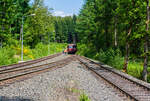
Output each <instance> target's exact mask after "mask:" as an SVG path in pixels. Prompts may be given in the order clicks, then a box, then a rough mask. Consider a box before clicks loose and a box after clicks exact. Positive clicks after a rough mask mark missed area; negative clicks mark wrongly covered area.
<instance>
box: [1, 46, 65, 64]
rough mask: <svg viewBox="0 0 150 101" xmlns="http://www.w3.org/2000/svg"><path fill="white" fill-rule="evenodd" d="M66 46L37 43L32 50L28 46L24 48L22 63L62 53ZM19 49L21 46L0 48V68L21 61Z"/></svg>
mask: <svg viewBox="0 0 150 101" xmlns="http://www.w3.org/2000/svg"><path fill="white" fill-rule="evenodd" d="M66 45H67V44H65V43H64V44H61V43H50V44H49V45H45V44H42V43H39V44H37V45H36V47H35V48H34V49H30V47H29V46H24V49H23V50H24V51H23V55H24V56H23V59H24V61H27V60H33V59H37V58H41V57H44V56H48V55H51V54H55V53H59V52H62V51H63V49H64V48H65V47H66ZM20 47H21V46H19V45H18V46H9V47H4V48H0V66H2V65H9V64H14V63H17V62H18V61H19V60H21V56H20V54H21V48H20Z"/></svg>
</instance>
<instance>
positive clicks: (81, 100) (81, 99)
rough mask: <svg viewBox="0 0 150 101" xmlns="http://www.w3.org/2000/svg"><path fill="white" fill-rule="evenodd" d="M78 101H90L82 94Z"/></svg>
mask: <svg viewBox="0 0 150 101" xmlns="http://www.w3.org/2000/svg"><path fill="white" fill-rule="evenodd" d="M80 101H91V100H90V99H89V98H88V96H87V95H86V94H85V93H83V94H81V95H80Z"/></svg>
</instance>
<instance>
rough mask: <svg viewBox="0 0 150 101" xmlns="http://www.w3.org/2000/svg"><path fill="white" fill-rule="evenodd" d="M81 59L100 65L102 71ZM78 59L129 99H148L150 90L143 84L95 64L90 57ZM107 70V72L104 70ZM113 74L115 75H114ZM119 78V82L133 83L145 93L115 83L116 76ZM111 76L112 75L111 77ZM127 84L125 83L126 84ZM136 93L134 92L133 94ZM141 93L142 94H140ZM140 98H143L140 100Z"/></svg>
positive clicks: (130, 84) (146, 100)
mask: <svg viewBox="0 0 150 101" xmlns="http://www.w3.org/2000/svg"><path fill="white" fill-rule="evenodd" d="M82 59H84V60H86V61H89V62H92V63H93V64H94V65H97V66H99V67H101V68H102V69H103V70H105V71H103V73H100V72H98V70H96V69H94V68H92V67H90V66H89V65H88V63H85V61H82ZM78 60H79V61H80V62H81V63H82V64H83V65H84V66H85V67H86V68H88V69H89V70H91V71H92V72H94V73H95V74H96V75H98V76H99V77H101V78H103V79H104V80H105V81H107V82H109V83H110V84H111V85H113V86H114V87H115V88H117V89H119V90H120V91H121V92H123V93H124V94H125V95H127V96H129V97H130V98H131V99H133V100H135V101H149V100H150V99H149V98H150V90H149V88H147V86H144V85H143V84H140V83H139V82H135V81H133V80H131V79H130V78H127V77H125V76H123V75H121V74H119V73H116V72H114V71H113V70H111V69H109V68H105V67H103V66H101V65H100V64H97V63H95V62H93V61H92V60H90V59H87V58H85V57H80V56H78ZM89 64H90V63H89ZM106 70H107V72H106ZM114 74H115V75H114ZM111 76H115V77H114V79H110V78H111ZM117 76H118V78H120V79H119V80H122V81H121V83H123V82H126V83H129V84H128V86H132V87H133V85H134V86H135V87H137V88H136V89H141V90H142V91H143V93H145V95H142V94H143V93H142V91H140V93H139V92H136V89H135V90H129V89H127V88H124V87H122V86H123V85H121V83H120V82H119V83H120V84H116V81H117V80H115V79H118V78H117ZM112 78H113V77H112ZM126 85H127V84H126ZM132 89H133V88H132ZM132 92H134V93H132ZM135 93H136V94H135ZM141 93H142V94H141ZM141 96H142V97H141ZM141 98H145V99H144V100H142V99H141Z"/></svg>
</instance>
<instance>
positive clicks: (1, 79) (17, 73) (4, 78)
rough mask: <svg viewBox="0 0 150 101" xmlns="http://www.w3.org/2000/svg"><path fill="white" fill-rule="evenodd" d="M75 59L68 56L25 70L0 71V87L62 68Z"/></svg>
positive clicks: (9, 69)
mask: <svg viewBox="0 0 150 101" xmlns="http://www.w3.org/2000/svg"><path fill="white" fill-rule="evenodd" d="M75 59H76V58H75V57H74V56H70V57H68V58H65V59H63V60H59V61H56V62H52V63H48V64H43V65H38V66H32V67H27V68H19V67H17V68H8V69H4V70H0V87H4V86H8V85H9V84H11V83H14V82H16V81H22V80H25V79H28V78H30V77H33V76H34V75H37V74H39V73H43V72H47V71H49V70H52V69H56V68H59V67H63V66H65V65H67V64H68V63H70V62H71V61H73V60H75Z"/></svg>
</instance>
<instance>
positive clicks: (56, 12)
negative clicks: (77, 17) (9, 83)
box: [53, 11, 73, 17]
mask: <svg viewBox="0 0 150 101" xmlns="http://www.w3.org/2000/svg"><path fill="white" fill-rule="evenodd" d="M53 15H54V16H61V17H65V16H72V15H73V14H66V13H65V12H63V11H55V12H54V13H53Z"/></svg>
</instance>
